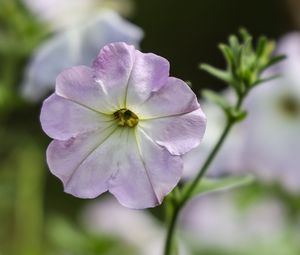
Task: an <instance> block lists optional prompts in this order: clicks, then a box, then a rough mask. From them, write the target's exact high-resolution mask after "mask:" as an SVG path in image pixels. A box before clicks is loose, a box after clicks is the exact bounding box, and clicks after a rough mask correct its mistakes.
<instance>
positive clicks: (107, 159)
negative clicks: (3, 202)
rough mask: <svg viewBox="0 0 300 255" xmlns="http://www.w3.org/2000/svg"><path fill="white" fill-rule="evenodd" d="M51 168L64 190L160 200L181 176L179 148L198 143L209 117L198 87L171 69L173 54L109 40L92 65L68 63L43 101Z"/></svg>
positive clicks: (131, 202)
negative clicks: (159, 53)
mask: <svg viewBox="0 0 300 255" xmlns="http://www.w3.org/2000/svg"><path fill="white" fill-rule="evenodd" d="M41 123H42V126H43V129H44V131H45V132H46V133H47V134H48V135H49V136H50V137H51V138H53V139H54V141H53V142H52V143H51V144H50V145H49V147H48V151H47V160H48V165H49V168H50V170H51V172H52V173H53V174H54V175H56V176H57V177H59V178H60V179H61V180H62V182H63V183H64V187H65V191H66V192H67V193H70V194H73V195H75V196H78V197H82V198H94V197H96V196H98V195H100V194H101V193H103V192H105V191H107V190H108V191H110V192H111V193H112V194H113V195H114V196H115V197H116V198H117V199H118V200H119V202H120V203H121V204H123V205H125V206H127V207H131V208H146V207H153V206H156V205H158V204H160V203H161V202H162V200H163V197H164V196H165V195H166V194H168V193H169V192H170V191H171V190H172V189H173V188H174V186H175V185H176V184H177V183H178V181H179V179H180V177H181V173H182V164H183V163H182V159H181V155H183V154H185V153H187V152H188V151H190V150H191V149H192V148H195V147H196V146H198V145H199V144H200V141H201V139H202V136H203V134H204V131H205V126H206V119H205V115H204V114H203V112H202V110H201V108H200V105H199V104H198V102H197V98H196V97H195V94H194V93H193V92H192V90H191V89H190V88H189V87H188V86H187V85H186V84H185V83H184V82H183V81H182V80H179V79H177V78H173V77H169V62H168V61H167V60H166V59H164V58H162V57H159V56H157V55H155V54H151V53H148V54H143V53H141V52H140V51H138V50H136V49H135V48H134V47H133V46H129V45H127V44H125V43H113V44H109V45H107V46H105V47H104V48H103V49H102V50H101V51H100V54H99V55H98V57H97V58H96V60H95V61H94V63H93V66H92V68H89V67H87V66H77V67H73V68H70V69H67V70H65V71H63V72H62V73H61V74H60V75H59V76H58V78H57V80H56V91H55V93H54V94H53V95H51V96H50V97H49V98H48V99H46V100H45V101H44V104H43V108H42V112H41Z"/></svg>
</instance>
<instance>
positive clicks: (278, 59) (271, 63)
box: [261, 55, 286, 71]
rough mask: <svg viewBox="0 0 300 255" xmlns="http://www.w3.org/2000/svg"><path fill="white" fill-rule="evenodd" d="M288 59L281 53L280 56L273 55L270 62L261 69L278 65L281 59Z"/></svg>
mask: <svg viewBox="0 0 300 255" xmlns="http://www.w3.org/2000/svg"><path fill="white" fill-rule="evenodd" d="M284 59H286V56H285V55H279V56H275V57H272V58H271V59H270V60H269V61H268V63H267V64H266V65H264V66H263V67H262V69H261V71H263V70H265V69H267V68H269V67H270V66H273V65H276V64H277V63H279V62H280V61H282V60H284Z"/></svg>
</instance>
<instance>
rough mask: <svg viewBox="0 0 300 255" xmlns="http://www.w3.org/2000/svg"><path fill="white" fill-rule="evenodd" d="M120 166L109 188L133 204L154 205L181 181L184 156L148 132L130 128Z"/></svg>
mask: <svg viewBox="0 0 300 255" xmlns="http://www.w3.org/2000/svg"><path fill="white" fill-rule="evenodd" d="M126 144H127V147H126V148H123V149H122V155H123V156H122V155H120V157H119V158H123V159H120V161H119V164H120V169H119V171H117V172H116V174H115V176H114V178H112V179H111V180H110V188H109V191H110V192H111V193H112V194H113V195H114V196H116V198H117V199H118V200H119V202H120V203H121V204H122V205H124V206H127V207H130V208H146V207H154V206H156V205H158V204H160V203H161V202H162V200H163V197H164V196H165V195H166V194H168V193H169V192H170V191H171V190H172V189H173V188H174V187H175V185H176V184H177V183H178V181H179V179H180V176H181V173H182V160H181V158H180V157H178V156H172V155H170V153H169V152H168V151H167V150H165V149H164V148H162V147H160V146H158V145H157V144H155V143H154V142H153V141H152V140H151V139H150V138H149V137H148V136H147V135H146V134H144V133H143V132H141V131H137V133H136V136H135V134H134V133H133V132H128V138H127V143H126Z"/></svg>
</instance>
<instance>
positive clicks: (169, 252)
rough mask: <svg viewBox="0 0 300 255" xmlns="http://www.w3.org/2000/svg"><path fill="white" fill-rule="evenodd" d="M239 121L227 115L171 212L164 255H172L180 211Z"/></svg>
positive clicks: (239, 101) (238, 104) (240, 99)
mask: <svg viewBox="0 0 300 255" xmlns="http://www.w3.org/2000/svg"><path fill="white" fill-rule="evenodd" d="M243 99H244V97H243V96H240V97H239V99H238V101H237V104H236V106H235V110H237V111H239V110H240V108H241V105H242V102H243ZM236 122H237V120H236V119H234V118H230V117H227V124H226V126H225V127H224V130H223V132H222V134H221V136H220V138H219V140H218V142H217V143H216V145H215V146H214V147H213V149H212V151H211V152H210V153H209V155H208V157H207V159H206V160H205V162H204V164H203V166H202V168H201V169H200V171H199V173H198V174H197V176H196V178H195V179H194V181H193V182H192V184H191V185H190V186H189V188H188V189H187V191H186V192H185V193H184V194H183V196H182V197H181V199H180V200H179V201H178V202H177V203H176V204H175V205H174V206H173V211H172V214H171V219H170V222H169V226H168V231H167V238H166V243H165V250H164V255H172V246H173V243H174V235H175V229H176V222H177V219H178V215H179V212H180V211H181V209H182V208H183V207H184V205H185V204H186V202H187V201H188V200H189V198H190V195H191V194H192V193H193V191H194V189H195V187H196V186H197V185H198V184H199V183H200V182H201V180H202V178H203V176H204V175H205V173H206V172H207V170H208V168H209V166H210V164H211V162H212V161H213V160H214V158H215V156H216V155H217V153H218V152H219V150H220V148H221V146H222V144H223V143H224V141H225V139H226V137H227V135H228V134H229V132H230V130H231V128H232V127H233V126H234V124H235V123H236Z"/></svg>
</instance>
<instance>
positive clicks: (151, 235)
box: [80, 197, 189, 255]
mask: <svg viewBox="0 0 300 255" xmlns="http://www.w3.org/2000/svg"><path fill="white" fill-rule="evenodd" d="M80 216H81V217H80V218H81V222H82V225H83V226H84V227H85V229H86V230H87V232H89V233H92V234H94V235H96V236H97V235H101V236H105V235H106V236H110V237H115V238H116V239H118V240H121V241H122V243H126V244H129V245H130V247H132V248H133V250H134V251H132V253H133V254H140V255H153V254H155V255H159V254H162V253H163V248H164V242H165V234H166V233H165V229H164V227H163V226H162V224H161V222H160V221H159V220H158V219H157V218H155V217H154V216H153V215H152V214H151V213H149V211H141V210H130V209H128V208H125V207H123V206H121V205H120V204H118V203H116V201H115V200H112V199H111V198H107V197H106V198H104V199H101V200H98V199H97V200H95V201H93V202H91V203H88V204H87V206H85V207H84V208H83V210H82V212H81V215H80ZM111 219H114V220H113V221H112V220H111ZM129 232H130V234H128V233H129ZM178 241H179V245H178V246H179V247H178V248H179V254H181V255H183V254H189V253H187V248H186V247H185V245H184V244H183V243H182V242H181V240H178ZM132 253H131V254H132Z"/></svg>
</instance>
